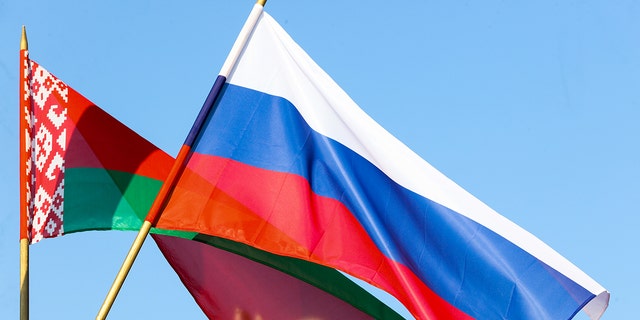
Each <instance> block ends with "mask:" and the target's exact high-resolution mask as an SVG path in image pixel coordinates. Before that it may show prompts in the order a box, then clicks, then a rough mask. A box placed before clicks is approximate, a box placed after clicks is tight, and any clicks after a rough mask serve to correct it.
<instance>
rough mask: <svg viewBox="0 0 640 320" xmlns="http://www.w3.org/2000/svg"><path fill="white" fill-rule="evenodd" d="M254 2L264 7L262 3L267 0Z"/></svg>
mask: <svg viewBox="0 0 640 320" xmlns="http://www.w3.org/2000/svg"><path fill="white" fill-rule="evenodd" d="M256 3H257V4H259V5H261V6H263V7H264V5H265V4H266V3H267V0H258V1H257V2H256Z"/></svg>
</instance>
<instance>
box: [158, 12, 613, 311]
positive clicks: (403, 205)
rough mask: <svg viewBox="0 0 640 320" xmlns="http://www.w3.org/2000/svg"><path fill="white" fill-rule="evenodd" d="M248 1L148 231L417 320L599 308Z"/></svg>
mask: <svg viewBox="0 0 640 320" xmlns="http://www.w3.org/2000/svg"><path fill="white" fill-rule="evenodd" d="M256 7H259V9H256V8H254V12H256V13H252V15H253V17H254V18H255V21H256V24H255V26H253V25H250V26H249V27H247V28H248V29H247V31H246V32H245V33H244V35H243V34H242V33H241V37H246V40H247V41H246V45H244V46H240V47H235V49H234V50H235V51H237V53H238V56H237V60H236V57H235V56H234V54H233V53H232V55H230V57H232V56H233V57H232V58H230V59H229V60H228V61H227V63H225V66H224V67H223V72H222V75H221V76H220V77H219V78H218V80H217V84H216V85H215V86H214V90H212V91H215V92H218V93H219V94H217V95H216V97H215V99H213V98H212V99H211V101H210V104H209V107H211V108H212V112H210V113H208V114H207V113H202V114H203V118H202V120H203V124H202V126H201V127H200V126H196V128H195V129H194V130H193V131H192V132H193V134H192V135H190V137H189V138H188V139H187V147H189V148H191V151H190V153H189V155H188V157H187V159H188V160H187V162H186V167H185V170H184V172H183V173H182V174H181V175H180V176H179V177H178V180H177V182H176V184H175V187H174V188H173V190H172V193H171V197H170V198H169V200H168V202H167V203H166V206H165V207H164V210H163V212H162V215H161V217H160V219H159V221H158V222H157V225H156V226H157V227H158V228H160V229H173V230H182V231H189V232H195V233H198V234H200V235H203V236H206V237H213V238H215V239H220V240H221V241H228V242H230V243H234V244H237V245H240V246H244V247H246V248H251V250H257V251H251V250H238V251H237V252H236V253H239V254H241V255H244V256H245V257H248V258H250V259H252V260H254V261H261V262H262V263H265V261H266V262H268V260H269V259H270V258H265V259H262V260H260V259H258V258H255V256H254V254H255V253H252V252H261V253H266V254H268V255H271V256H272V258H273V259H280V258H279V257H282V258H287V259H295V260H300V261H303V262H305V263H311V264H314V265H319V266H322V267H326V268H329V269H336V270H340V271H342V272H344V273H346V274H348V275H351V276H353V277H356V278H359V279H361V280H364V281H365V282H368V283H370V284H372V285H373V286H375V287H378V288H381V289H383V290H384V291H386V292H388V293H389V294H391V295H393V296H394V297H396V298H397V299H398V300H399V301H400V302H401V303H402V304H404V306H406V308H407V309H408V310H409V311H410V312H411V314H412V315H413V316H415V317H416V318H419V319H436V318H437V319H471V318H476V319H570V318H572V317H573V316H574V315H575V314H576V313H577V312H578V311H579V310H581V309H583V308H584V309H585V311H586V312H587V313H588V314H589V315H590V316H591V317H592V318H594V319H597V318H599V317H600V316H601V314H602V313H603V312H604V310H605V309H606V307H607V304H608V299H609V293H608V292H607V291H606V290H605V289H604V288H603V287H602V286H600V285H599V284H598V283H597V282H595V281H594V280H592V279H591V278H590V277H589V276H587V275H586V274H585V273H583V272H582V271H581V270H579V269H578V268H577V267H575V266H574V265H573V264H571V263H570V262H569V261H567V260H566V259H565V258H563V257H562V256H561V255H559V254H558V253H557V252H555V251H554V250H553V249H551V248H550V247H548V246H547V245H546V244H544V243H543V242H542V241H540V240H539V239H537V238H536V237H535V236H533V235H531V234H530V233H528V232H527V231H525V230H523V229H522V228H520V227H519V226H517V225H516V224H514V223H512V222H511V221H509V220H507V219H506V218H504V217H503V216H501V215H499V214H497V213H496V212H495V211H493V210H492V209H491V208H489V207H488V206H486V205H485V204H484V203H482V202H481V201H479V200H478V199H476V198H475V197H473V196H472V195H471V194H469V193H468V192H466V191H465V190H464V189H462V188H461V187H459V186H458V185H456V184H455V183H454V182H453V181H451V180H450V179H448V178H447V177H445V176H444V175H443V174H441V173H440V172H439V171H437V170H436V169H434V168H433V167H432V166H431V165H429V164H428V163H427V162H426V161H424V160H423V159H421V158H420V157H419V156H418V155H416V154H415V153H414V152H413V151H411V150H410V149H409V148H407V147H406V146H405V145H404V144H402V143H401V142H400V141H399V140H397V139H396V138H394V137H393V136H392V135H391V134H389V133H388V132H387V131H386V130H384V129H383V128H382V127H381V126H380V125H378V124H377V123H376V122H375V121H374V120H373V119H371V118H370V117H369V116H368V115H367V114H365V112H364V111H362V110H361V109H360V108H359V107H358V106H357V105H356V104H355V103H354V102H353V101H352V100H351V99H350V98H349V96H348V95H347V94H346V93H345V92H344V91H343V90H342V89H341V88H340V87H339V86H338V85H337V84H335V83H334V81H333V80H332V79H331V78H330V77H329V76H328V75H327V74H326V73H325V72H324V71H323V70H322V69H321V68H320V67H318V66H317V65H316V64H315V63H314V62H313V60H312V59H311V58H310V57H309V56H308V55H307V54H306V53H305V52H304V51H303V50H302V49H301V48H300V47H299V46H298V45H297V44H296V43H295V42H294V41H293V40H292V39H291V38H290V36H289V35H288V34H287V33H286V32H285V31H284V30H283V29H282V28H281V27H280V26H279V25H278V23H277V22H275V21H274V20H273V19H272V18H271V17H270V16H269V15H268V14H266V13H265V12H262V10H261V7H260V6H258V5H256ZM250 20H251V17H250ZM225 70H228V72H225ZM205 107H207V105H206V104H205ZM202 242H206V241H202ZM161 247H162V246H161ZM173 252H174V253H175V254H178V253H179V252H180V250H179V249H175V250H173ZM165 254H166V253H165ZM170 256H171V254H168V258H169V260H170V261H171V257H170ZM254 258H255V259H254ZM266 264H267V265H268V263H266ZM182 269H183V270H182V273H189V272H191V271H189V270H190V268H189V267H188V266H184V265H183V268H182ZM196 269H197V268H195V269H194V270H196ZM193 272H206V270H202V269H197V271H193ZM304 274H305V272H303V271H302V272H298V275H299V278H304ZM181 277H182V278H183V280H184V279H185V276H183V275H181ZM185 284H187V287H189V286H195V284H193V283H190V284H189V283H186V282H185ZM190 290H192V289H190ZM194 290H195V289H194ZM197 290H202V288H199V289H197ZM192 292H193V291H192ZM196 299H197V300H198V298H196ZM202 301H203V300H199V301H198V302H199V303H200V304H201V305H202V304H203V303H204V302H202Z"/></svg>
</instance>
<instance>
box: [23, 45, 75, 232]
mask: <svg viewBox="0 0 640 320" xmlns="http://www.w3.org/2000/svg"><path fill="white" fill-rule="evenodd" d="M25 54H27V53H26V52H25ZM24 61H27V63H26V65H25V66H23V67H24V68H25V75H27V76H25V83H24V86H25V97H23V99H24V101H25V108H24V112H25V113H24V116H25V117H26V120H27V123H28V128H27V129H26V132H25V133H24V134H25V135H26V140H25V141H26V146H25V147H26V148H27V151H28V153H29V155H30V157H29V159H28V160H27V166H26V168H27V169H26V170H27V172H26V174H27V176H28V177H29V183H28V185H27V207H28V211H27V212H28V215H29V217H28V234H29V239H30V242H31V243H36V242H38V241H40V240H41V239H42V238H53V237H57V236H60V235H62V234H63V232H64V230H63V225H62V221H63V219H62V218H63V215H62V210H63V204H64V168H65V160H64V159H65V152H66V150H67V144H68V135H69V134H70V133H71V123H70V122H71V121H70V120H69V119H68V114H67V103H68V88H67V85H66V84H64V83H63V82H62V81H60V80H58V79H57V78H56V77H54V76H53V75H51V74H50V73H49V72H48V71H47V70H45V69H44V68H42V67H40V66H39V65H38V64H37V63H35V62H33V61H29V60H28V58H27V59H25V60H24Z"/></svg>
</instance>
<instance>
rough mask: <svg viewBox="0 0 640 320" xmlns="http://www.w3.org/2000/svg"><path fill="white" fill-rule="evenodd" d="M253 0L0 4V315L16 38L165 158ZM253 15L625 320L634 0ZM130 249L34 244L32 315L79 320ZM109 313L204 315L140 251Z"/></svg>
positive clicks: (633, 227) (93, 238)
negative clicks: (602, 293) (592, 283)
mask: <svg viewBox="0 0 640 320" xmlns="http://www.w3.org/2000/svg"><path fill="white" fill-rule="evenodd" d="M253 3H254V2H253V1H250V0H243V1H237V0H235V1H231V0H227V1H191V0H185V1H112V2H104V1H103V2H92V1H67V0H60V1H53V2H52V1H42V0H39V1H7V0H0V149H1V150H3V153H2V155H0V161H1V162H0V181H1V182H0V201H1V202H2V203H3V204H4V206H3V209H2V210H0V318H1V319H16V318H17V315H18V104H17V95H18V87H17V85H18V50H19V40H20V27H21V26H22V25H23V24H24V25H26V26H27V32H28V35H29V48H30V54H31V58H32V59H34V60H36V61H38V62H39V63H40V64H42V65H43V66H44V67H45V68H47V69H48V70H49V71H51V72H52V73H54V74H55V75H57V76H58V77H59V78H61V79H62V80H63V81H65V82H66V83H67V84H69V85H70V86H72V87H73V88H75V89H76V90H77V91H79V92H81V93H82V94H83V95H85V96H86V97H87V98H89V99H90V100H92V101H93V102H94V103H96V104H97V105H99V106H101V107H102V108H103V109H105V110H107V111H108V112H109V113H111V114H112V115H114V116H115V117H117V118H118V119H120V120H121V121H122V122H124V123H125V124H127V125H128V126H129V127H131V128H132V129H134V130H136V131H137V132H138V133H140V134H141V135H142V136H144V137H146V138H147V139H149V140H150V141H151V142H153V143H155V144H156V145H158V146H159V147H161V148H162V149H164V150H166V151H167V152H169V153H170V154H172V155H175V154H176V153H177V150H178V149H179V147H180V145H181V144H182V141H183V140H184V137H185V136H186V134H187V132H188V130H189V128H190V126H191V123H192V122H193V120H194V119H195V116H196V114H197V112H198V110H199V109H200V107H201V105H202V102H203V101H204V98H205V97H206V94H207V93H208V91H209V89H210V86H211V85H212V83H213V80H214V79H215V76H216V75H217V72H218V71H219V69H220V67H221V65H222V63H223V62H224V59H225V57H226V55H227V53H228V51H229V49H230V47H231V45H232V43H233V40H234V39H235V37H236V35H237V33H238V31H239V29H240V27H241V25H242V24H243V22H244V20H245V18H246V16H247V15H248V13H249V11H250V9H251V7H252V5H253ZM391 3H392V4H393V5H390V4H391ZM266 10H267V11H268V12H269V13H270V14H271V15H272V16H273V17H274V18H275V19H276V20H278V21H279V23H280V24H281V25H282V26H283V27H284V28H285V29H286V30H287V31H288V32H289V33H290V34H291V35H292V37H293V38H294V39H295V40H296V41H297V42H298V43H299V44H300V45H301V46H302V47H303V48H305V50H306V51H307V52H308V53H309V54H310V55H311V56H312V57H313V58H314V59H315V60H316V62H317V63H318V64H319V65H320V66H322V67H323V68H324V69H325V70H326V71H327V72H328V73H329V74H330V75H332V77H333V78H334V79H335V80H336V82H338V84H340V85H341V86H342V87H343V88H344V89H345V91H347V92H348V93H349V94H350V95H351V97H352V98H353V99H354V100H355V101H356V102H357V103H358V104H359V105H360V106H361V107H362V108H363V109H364V110H365V111H366V112H367V113H369V114H370V115H371V116H372V117H373V118H374V119H376V120H377V121H378V122H380V123H381V124H382V125H383V126H384V127H386V128H387V130H389V131H390V132H392V133H393V134H394V135H396V136H397V137H398V138H399V139H400V140H402V141H403V142H405V143H406V144H407V145H409V146H410V147H411V148H412V149H413V150H415V151H416V152H417V153H418V154H420V155H421V156H422V157H423V158H425V159H426V160H427V161H429V162H430V163H431V164H433V165H434V166H435V167H436V168H438V169H439V170H440V171H442V172H443V173H445V174H446V175H447V176H449V177H450V178H452V179H453V180H454V181H456V182H457V183H458V184H460V185H461V186H463V187H464V188H466V189H467V190H469V191H470V192H471V193H473V194H474V195H476V196H477V197H478V198H479V199H481V200H483V201H484V202H486V203H487V204H489V205H490V206H492V207H493V208H494V209H496V210H497V211H498V212H500V213H501V214H503V215H504V216H506V217H508V218H509V219H511V220H513V221H514V222H516V223H518V224H519V225H521V226H523V227H524V228H525V229H527V230H529V231H531V232H532V233H533V234H535V235H537V236H538V237H539V238H541V239H542V240H543V241H545V242H547V243H548V244H549V245H550V246H551V247H553V248H554V249H556V250H557V251H559V252H560V253H561V254H563V255H564V256H565V257H567V258H568V259H569V260H570V261H572V262H573V263H574V264H576V265H577V266H579V267H580V268H581V269H583V270H584V271H585V272H586V273H587V274H589V275H590V276H591V277H593V278H594V279H595V280H596V281H598V282H600V283H601V284H602V285H603V286H604V287H606V288H607V289H608V290H609V291H611V293H612V298H611V303H610V307H609V310H608V311H607V312H606V313H605V316H604V317H603V319H632V318H634V317H637V316H635V314H636V310H637V304H638V301H640V294H639V293H638V292H639V291H638V289H637V287H638V285H640V280H638V279H639V278H638V276H637V274H638V271H637V270H638V265H640V254H639V252H640V251H639V249H638V248H639V247H640V232H639V230H640V209H638V206H637V200H638V199H640V143H639V141H638V140H639V138H640V125H639V124H638V123H639V122H640V3H638V2H636V1H630V0H629V1H547V0H540V1H529V2H521V1H520V2H517V3H515V2H510V1H492V0H488V1H445V2H441V3H438V2H435V1H394V2H388V1H384V2H383V1H366V2H363V1H360V2H357V3H356V2H354V1H316V2H311V1H285V0H270V1H269V2H268V3H267V5H266ZM106 134H108V133H106ZM133 237H134V234H133V233H129V232H89V233H83V234H74V235H68V236H65V237H62V238H58V239H50V240H45V241H42V242H41V243H38V244H36V245H34V246H32V247H31V312H32V318H33V319H42V318H45V317H48V318H51V319H87V318H92V317H94V316H95V314H96V312H97V310H98V308H99V306H100V304H101V302H102V300H103V299H104V296H105V294H106V291H107V290H108V287H109V285H110V284H111V282H112V280H113V277H114V276H115V273H116V272H117V269H118V267H119V265H120V264H121V262H122V260H123V257H124V255H125V253H126V251H127V250H128V247H129V246H130V244H131V241H132V239H133ZM143 315H144V316H143ZM111 316H112V317H111V318H112V319H128V318H133V317H134V316H141V317H142V318H154V319H175V318H182V319H202V318H204V316H203V315H202V314H201V313H200V311H199V309H198V307H197V306H196V305H195V303H194V302H193V301H192V299H191V297H190V296H189V295H188V293H187V292H186V290H185V289H184V288H183V287H182V285H181V283H180V282H179V280H178V278H177V277H176V276H175V275H174V274H173V271H172V270H171V269H170V268H169V266H168V265H167V263H166V262H165V261H164V259H163V258H162V256H161V255H160V253H159V251H158V249H157V248H156V247H155V244H154V243H153V241H151V240H149V241H148V242H147V243H146V244H145V246H144V248H143V250H142V253H141V255H140V257H139V259H138V261H137V262H136V264H135V265H134V268H133V270H132V272H131V274H130V277H129V279H128V280H127V282H126V283H125V286H124V288H123V290H122V292H121V294H120V296H119V297H118V300H116V303H115V305H114V308H113V310H112V313H111ZM577 318H578V319H583V318H585V317H584V316H583V315H580V316H579V317H577Z"/></svg>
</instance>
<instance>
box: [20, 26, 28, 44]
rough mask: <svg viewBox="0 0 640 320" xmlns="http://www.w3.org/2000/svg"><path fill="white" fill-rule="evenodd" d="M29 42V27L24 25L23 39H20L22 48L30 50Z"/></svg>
mask: <svg viewBox="0 0 640 320" xmlns="http://www.w3.org/2000/svg"><path fill="white" fill-rule="evenodd" d="M28 49H29V44H28V43H27V28H26V27H25V26H22V39H20V50H28Z"/></svg>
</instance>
